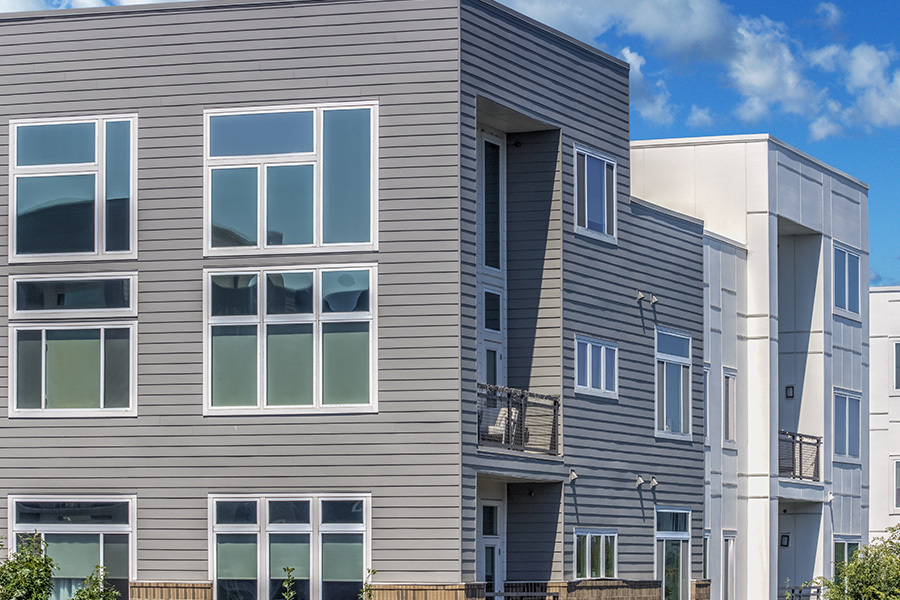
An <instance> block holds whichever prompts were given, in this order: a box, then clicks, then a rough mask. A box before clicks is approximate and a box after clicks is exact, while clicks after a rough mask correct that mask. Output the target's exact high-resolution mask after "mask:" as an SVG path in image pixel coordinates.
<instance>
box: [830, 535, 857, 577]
mask: <svg viewBox="0 0 900 600" xmlns="http://www.w3.org/2000/svg"><path fill="white" fill-rule="evenodd" d="M857 550H859V541H847V540H835V542H834V575H835V577H837V576H838V574H839V573H840V572H841V569H843V568H844V565H846V564H847V563H848V562H850V561H852V560H853V559H854V555H855V554H856V551H857Z"/></svg>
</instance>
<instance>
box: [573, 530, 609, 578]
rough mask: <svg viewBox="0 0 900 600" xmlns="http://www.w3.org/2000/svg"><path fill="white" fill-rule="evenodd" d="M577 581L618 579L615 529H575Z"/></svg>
mask: <svg viewBox="0 0 900 600" xmlns="http://www.w3.org/2000/svg"><path fill="white" fill-rule="evenodd" d="M574 543H575V548H574V554H573V556H574V557H575V579H596V578H615V577H616V573H617V570H616V562H617V561H616V556H618V547H617V543H618V533H617V532H616V530H615V529H580V528H576V529H575V539H574Z"/></svg>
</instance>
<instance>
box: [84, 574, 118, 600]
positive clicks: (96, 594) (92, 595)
mask: <svg viewBox="0 0 900 600" xmlns="http://www.w3.org/2000/svg"><path fill="white" fill-rule="evenodd" d="M72 600H119V590H117V589H116V588H114V587H113V586H111V585H110V584H109V582H108V581H107V580H106V568H105V567H101V566H97V567H95V568H94V572H93V573H91V574H90V575H88V576H87V579H85V580H84V581H83V582H81V587H80V588H78V590H77V591H76V592H75V596H74V598H72Z"/></svg>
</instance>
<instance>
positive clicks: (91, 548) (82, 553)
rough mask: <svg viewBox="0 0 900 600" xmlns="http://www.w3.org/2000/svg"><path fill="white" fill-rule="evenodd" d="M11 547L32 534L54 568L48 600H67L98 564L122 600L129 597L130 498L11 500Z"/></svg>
mask: <svg viewBox="0 0 900 600" xmlns="http://www.w3.org/2000/svg"><path fill="white" fill-rule="evenodd" d="M11 506H12V512H13V524H12V531H13V535H14V536H15V544H16V546H17V547H18V545H19V544H20V543H21V541H22V539H23V538H24V536H28V535H33V534H35V533H37V534H38V535H39V536H40V537H41V538H43V540H44V541H45V542H46V543H47V550H46V552H47V554H48V555H49V556H50V557H51V558H52V559H53V560H54V561H55V562H56V564H57V566H58V569H57V571H56V572H55V573H54V578H53V585H54V589H53V595H52V596H51V599H52V600H69V599H70V598H72V597H73V596H74V595H75V591H76V590H77V589H78V588H79V587H81V582H82V581H84V579H85V578H86V577H87V576H88V575H90V574H91V572H92V571H93V570H94V568H95V567H96V566H98V565H100V566H103V567H105V568H106V573H107V577H108V579H109V582H110V583H111V584H112V585H113V587H115V588H116V590H118V592H119V595H120V596H119V597H120V598H122V599H126V598H128V580H129V578H130V573H131V570H132V569H131V564H132V561H131V547H132V542H133V539H134V532H133V525H134V517H133V513H134V498H119V499H110V500H106V499H102V500H100V499H77V500H74V499H73V500H70V499H65V500H60V499H25V498H13V499H12V505H11Z"/></svg>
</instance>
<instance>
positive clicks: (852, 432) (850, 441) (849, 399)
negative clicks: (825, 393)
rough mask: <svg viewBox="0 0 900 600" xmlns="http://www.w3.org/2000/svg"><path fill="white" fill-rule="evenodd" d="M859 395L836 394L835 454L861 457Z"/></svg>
mask: <svg viewBox="0 0 900 600" xmlns="http://www.w3.org/2000/svg"><path fill="white" fill-rule="evenodd" d="M859 405H860V398H859V396H851V395H848V394H845V393H836V394H835V395H834V454H835V456H840V457H848V458H859V437H860V422H859V416H860V415H859Z"/></svg>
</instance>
